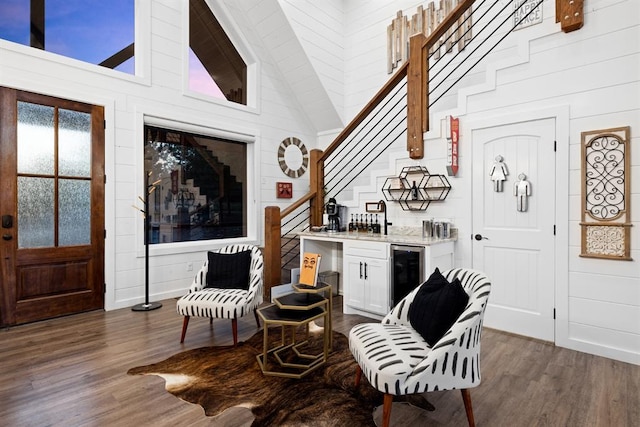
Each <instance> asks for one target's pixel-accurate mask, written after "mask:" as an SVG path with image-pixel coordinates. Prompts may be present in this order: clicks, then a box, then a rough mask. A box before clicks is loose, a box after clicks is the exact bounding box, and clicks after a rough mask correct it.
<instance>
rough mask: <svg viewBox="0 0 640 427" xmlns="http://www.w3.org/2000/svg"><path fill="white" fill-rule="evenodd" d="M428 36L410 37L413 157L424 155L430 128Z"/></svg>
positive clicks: (409, 126)
mask: <svg viewBox="0 0 640 427" xmlns="http://www.w3.org/2000/svg"><path fill="white" fill-rule="evenodd" d="M426 40H427V38H426V37H425V36H424V34H422V33H418V34H416V35H415V36H412V37H411V38H410V39H409V66H408V68H407V151H409V157H411V158H412V159H422V158H423V157H424V132H426V131H428V130H429V112H428V108H429V106H428V103H429V67H428V65H427V53H428V51H427V49H425V48H424V46H425V44H426Z"/></svg>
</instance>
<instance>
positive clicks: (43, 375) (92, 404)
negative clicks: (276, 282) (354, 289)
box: [0, 298, 640, 427]
mask: <svg viewBox="0 0 640 427" xmlns="http://www.w3.org/2000/svg"><path fill="white" fill-rule="evenodd" d="M340 302H341V299H340V298H336V299H335V304H336V305H337V307H336V308H335V309H334V329H335V330H337V331H340V332H342V333H345V334H346V333H348V331H349V329H350V328H351V327H352V326H353V325H355V324H356V323H360V322H362V321H369V319H366V318H363V317H360V316H347V315H343V314H342V312H341V308H340V306H339V305H340ZM162 303H163V307H162V308H160V309H159V310H155V311H151V312H147V313H145V312H132V311H131V310H130V309H122V310H116V311H112V312H107V313H105V312H102V311H96V312H90V313H84V314H80V315H75V316H69V317H64V318H58V319H53V320H48V321H43V322H38V323H33V324H29V325H23V326H17V327H12V328H10V329H6V330H2V331H0V337H1V340H0V342H1V344H0V366H1V367H2V369H1V370H0V425H3V426H12V427H14V426H29V427H34V426H65V427H68V426H136V427H143V426H205V425H206V426H210V425H219V424H220V421H219V420H214V419H212V418H210V417H206V416H205V415H204V411H203V410H202V408H201V407H200V406H197V405H193V404H190V403H186V402H184V401H181V400H179V399H177V398H176V397H174V396H173V395H171V394H169V393H167V392H166V391H165V390H164V381H163V380H162V379H161V378H160V377H156V376H129V375H127V370H128V369H129V368H132V367H134V366H140V365H147V364H150V363H153V362H157V361H160V360H164V359H165V358H167V357H169V356H171V355H173V354H175V353H178V352H180V351H183V350H186V349H192V348H198V347H203V346H211V345H227V344H231V342H232V339H231V322H230V321H223V320H216V321H214V323H213V328H211V327H210V325H209V322H208V321H207V320H204V319H195V318H194V319H192V321H191V323H190V325H189V330H188V332H187V336H186V340H185V343H184V345H181V344H180V343H179V341H180V329H181V326H182V318H181V317H179V316H178V315H177V314H176V311H175V300H166V301H162ZM238 329H239V337H240V339H241V340H243V339H247V338H248V337H250V336H251V335H253V334H254V333H255V332H256V325H255V320H254V318H253V316H246V317H244V318H243V319H241V320H240V321H239V322H238ZM481 367H482V375H483V381H482V384H481V385H480V386H479V387H477V388H475V389H472V390H471V398H472V401H473V408H474V413H475V418H476V424H477V425H478V426H616V427H618V426H638V425H640V367H639V366H635V365H631V364H626V363H622V362H616V361H613V360H609V359H605V358H601V357H596V356H591V355H588V354H584V353H579V352H575V351H571V350H566V349H562V348H558V347H554V346H553V345H551V344H549V343H546V342H541V341H537V340H533V339H528V338H523V337H520V336H516V335H511V334H506V333H502V332H499V331H494V330H490V329H485V331H484V333H483V338H482V360H481ZM427 397H428V399H429V401H430V402H431V403H433V404H434V405H435V407H436V410H435V411H433V412H424V411H420V412H418V413H417V415H415V416H414V418H412V419H411V421H402V420H396V423H398V422H399V424H396V425H412V426H415V425H424V426H464V425H466V416H465V412H464V406H463V404H462V398H461V396H460V393H459V392H456V391H443V392H434V393H429V394H428V395H427Z"/></svg>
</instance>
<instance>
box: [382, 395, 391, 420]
mask: <svg viewBox="0 0 640 427" xmlns="http://www.w3.org/2000/svg"><path fill="white" fill-rule="evenodd" d="M392 404H393V395H392V394H389V393H385V394H384V402H383V403H382V427H389V422H390V421H391V405H392Z"/></svg>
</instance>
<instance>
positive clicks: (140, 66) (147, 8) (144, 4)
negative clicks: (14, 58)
mask: <svg viewBox="0 0 640 427" xmlns="http://www.w3.org/2000/svg"><path fill="white" fill-rule="evenodd" d="M150 24H151V5H150V2H148V1H144V0H134V22H133V25H134V36H133V38H134V56H133V57H134V61H135V62H134V73H133V74H129V73H125V72H122V71H118V70H112V69H110V68H107V67H103V66H101V65H98V64H92V63H90V62H85V61H82V60H80V59H76V58H72V57H70V56H64V55H61V54H59V53H54V52H50V51H47V50H41V49H38V48H34V47H31V46H28V45H24V44H21V43H16V42H12V41H9V40H5V39H0V49H2V50H9V51H12V52H15V53H17V54H21V55H25V56H31V57H34V58H37V59H41V60H43V61H47V62H53V63H57V64H61V65H64V66H69V67H73V68H75V69H78V70H83V71H89V72H91V73H95V74H100V75H103V76H107V77H112V78H117V79H120V80H125V81H130V82H134V83H142V84H144V85H147V86H151V78H150V75H151V49H150V46H151V42H150V38H151V25H150Z"/></svg>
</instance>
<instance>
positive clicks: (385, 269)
mask: <svg viewBox="0 0 640 427" xmlns="http://www.w3.org/2000/svg"><path fill="white" fill-rule="evenodd" d="M363 261H364V263H365V273H366V274H365V280H364V282H365V283H364V287H365V291H364V294H365V301H364V302H365V307H364V310H367V311H370V312H372V313H376V314H380V315H383V316H384V315H386V314H387V313H388V312H389V293H390V284H389V261H387V260H381V259H373V258H365V259H364V260H363Z"/></svg>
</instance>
